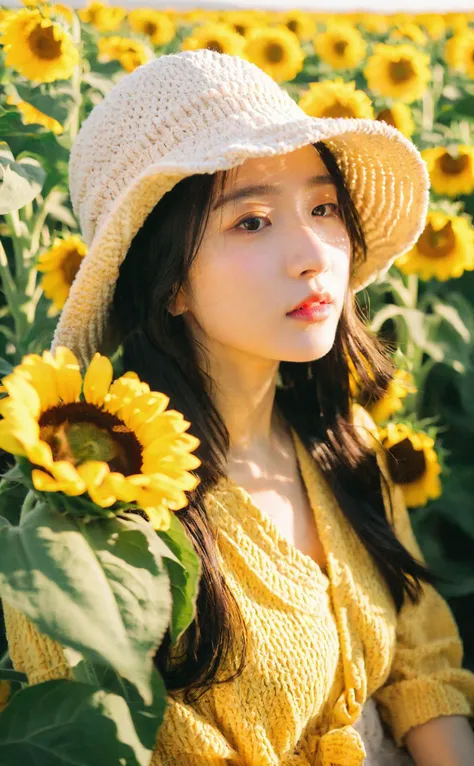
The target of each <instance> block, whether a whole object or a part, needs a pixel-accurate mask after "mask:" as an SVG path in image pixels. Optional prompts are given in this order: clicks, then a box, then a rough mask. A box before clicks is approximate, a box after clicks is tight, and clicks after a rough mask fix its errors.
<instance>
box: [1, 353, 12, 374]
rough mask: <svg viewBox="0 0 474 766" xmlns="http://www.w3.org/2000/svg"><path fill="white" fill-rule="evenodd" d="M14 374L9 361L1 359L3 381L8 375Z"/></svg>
mask: <svg viewBox="0 0 474 766" xmlns="http://www.w3.org/2000/svg"><path fill="white" fill-rule="evenodd" d="M12 372H13V367H12V365H11V364H10V362H9V361H8V359H3V358H2V357H0V378H1V379H3V378H4V377H5V376H6V375H10V374H11V373H12Z"/></svg>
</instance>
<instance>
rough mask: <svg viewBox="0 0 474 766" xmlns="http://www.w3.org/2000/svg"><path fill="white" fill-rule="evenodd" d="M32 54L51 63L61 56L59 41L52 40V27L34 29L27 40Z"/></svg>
mask: <svg viewBox="0 0 474 766" xmlns="http://www.w3.org/2000/svg"><path fill="white" fill-rule="evenodd" d="M28 43H29V46H30V48H31V50H32V51H33V53H34V54H35V55H36V56H38V58H40V59H45V60H47V61H52V60H53V59H57V58H59V57H60V55H61V40H55V39H54V27H53V26H50V27H41V26H40V25H39V24H38V26H37V27H35V28H34V29H33V31H32V33H31V34H30V36H29V38H28Z"/></svg>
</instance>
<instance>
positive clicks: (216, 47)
mask: <svg viewBox="0 0 474 766" xmlns="http://www.w3.org/2000/svg"><path fill="white" fill-rule="evenodd" d="M206 48H207V49H208V50H210V51H215V52H216V53H224V48H223V47H222V45H221V44H220V42H219V40H208V41H207V43H206Z"/></svg>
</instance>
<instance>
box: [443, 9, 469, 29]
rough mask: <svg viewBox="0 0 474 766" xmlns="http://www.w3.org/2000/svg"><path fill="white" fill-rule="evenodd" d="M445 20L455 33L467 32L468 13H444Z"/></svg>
mask: <svg viewBox="0 0 474 766" xmlns="http://www.w3.org/2000/svg"><path fill="white" fill-rule="evenodd" d="M443 20H444V22H445V24H446V27H447V29H452V30H453V32H454V33H455V34H457V33H458V32H465V31H466V30H467V29H469V19H468V16H467V13H457V12H452V13H444V14H443Z"/></svg>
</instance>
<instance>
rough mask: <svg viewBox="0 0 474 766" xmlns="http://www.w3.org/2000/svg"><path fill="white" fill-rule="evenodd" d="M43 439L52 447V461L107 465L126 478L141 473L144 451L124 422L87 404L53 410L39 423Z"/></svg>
mask: <svg viewBox="0 0 474 766" xmlns="http://www.w3.org/2000/svg"><path fill="white" fill-rule="evenodd" d="M39 426H40V438H41V439H42V440H43V441H45V442H46V443H47V444H49V446H50V447H51V451H52V453H53V458H54V460H55V461H57V460H67V462H69V463H72V465H74V466H78V465H81V463H84V462H86V461H87V460H100V461H102V462H104V463H108V465H109V467H110V470H111V471H118V472H119V473H122V474H123V475H124V476H130V475H132V474H135V473H139V472H140V470H141V466H142V448H141V445H140V443H139V441H138V439H137V437H136V436H135V434H134V433H133V431H131V430H130V429H129V428H127V426H126V425H125V423H124V422H123V421H122V420H120V419H119V418H117V417H116V416H115V415H112V414H111V413H110V412H105V411H104V410H101V409H99V408H98V407H95V406H93V405H91V404H87V403H86V402H73V403H71V404H66V405H61V406H59V407H52V408H51V409H50V410H46V412H44V413H43V414H42V415H41V417H40V420H39Z"/></svg>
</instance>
